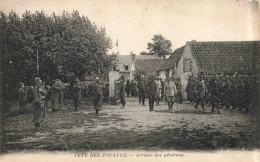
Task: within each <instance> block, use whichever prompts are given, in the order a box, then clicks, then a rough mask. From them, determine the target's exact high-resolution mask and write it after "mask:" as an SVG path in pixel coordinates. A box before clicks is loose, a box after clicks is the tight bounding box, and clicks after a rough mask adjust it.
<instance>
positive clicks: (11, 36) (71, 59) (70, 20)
mask: <svg viewBox="0 0 260 162" xmlns="http://www.w3.org/2000/svg"><path fill="white" fill-rule="evenodd" d="M0 44H1V48H0V49H1V54H2V55H1V65H2V67H1V68H2V75H3V78H4V80H3V88H8V91H9V90H10V88H11V87H12V88H13V89H15V90H16V91H17V89H18V87H17V86H18V84H19V82H24V83H25V84H26V85H32V84H33V78H35V77H37V75H38V74H37V68H36V65H37V52H38V56H39V77H40V78H42V79H43V80H44V81H45V82H46V83H47V84H51V83H52V80H54V79H56V78H59V79H61V80H62V81H64V82H71V81H72V80H73V79H74V78H75V77H78V78H81V77H82V76H83V75H97V76H101V75H103V74H104V73H106V72H107V70H108V69H110V68H112V66H113V65H112V62H113V61H112V60H115V59H116V58H115V56H114V55H108V51H109V50H110V49H111V47H112V42H111V40H110V38H109V37H107V36H106V29H105V28H103V27H98V26H97V25H95V23H93V22H91V21H90V20H89V19H88V18H87V17H86V16H80V15H79V13H78V11H73V12H72V13H71V14H69V13H68V12H65V11H64V12H63V13H62V14H61V15H56V14H55V13H53V14H52V15H50V16H48V15H46V14H45V13H44V12H43V11H41V12H39V11H36V12H35V13H31V12H29V11H26V12H25V13H24V14H23V15H22V17H21V18H20V17H19V16H18V15H17V14H16V13H15V12H13V11H12V12H10V13H9V15H6V14H4V13H3V12H0ZM6 90H7V89H6ZM3 91H5V90H3Z"/></svg>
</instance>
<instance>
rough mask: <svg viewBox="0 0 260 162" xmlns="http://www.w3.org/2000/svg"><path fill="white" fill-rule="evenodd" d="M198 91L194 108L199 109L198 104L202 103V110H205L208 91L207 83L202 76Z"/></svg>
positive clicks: (197, 86) (198, 83)
mask: <svg viewBox="0 0 260 162" xmlns="http://www.w3.org/2000/svg"><path fill="white" fill-rule="evenodd" d="M196 91H197V94H198V96H197V101H196V104H195V107H194V108H195V109H197V108H198V105H199V104H201V106H202V110H203V111H205V108H204V100H205V96H206V93H207V87H206V84H205V82H204V80H203V79H202V77H200V79H199V81H198V82H197V85H196Z"/></svg>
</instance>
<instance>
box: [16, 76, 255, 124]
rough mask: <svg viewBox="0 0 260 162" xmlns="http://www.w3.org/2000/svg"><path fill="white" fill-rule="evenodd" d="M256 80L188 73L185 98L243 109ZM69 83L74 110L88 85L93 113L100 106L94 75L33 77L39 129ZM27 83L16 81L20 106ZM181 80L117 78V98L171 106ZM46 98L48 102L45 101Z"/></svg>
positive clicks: (101, 91)
mask: <svg viewBox="0 0 260 162" xmlns="http://www.w3.org/2000/svg"><path fill="white" fill-rule="evenodd" d="M257 86H258V82H257V79H256V77H255V75H250V76H249V75H241V74H237V73H235V74H234V75H224V74H221V75H207V74H203V73H201V74H200V75H199V76H198V78H196V77H193V76H191V77H190V78H189V80H188V85H187V87H186V92H187V100H188V101H190V102H193V103H195V108H196V109H198V105H199V104H201V107H202V110H203V111H204V110H205V104H207V105H211V107H212V108H211V112H214V111H215V108H216V110H217V112H218V113H220V109H221V108H225V109H230V108H231V107H232V108H231V110H235V109H238V110H240V111H242V109H243V108H244V109H245V111H246V112H248V111H249V110H250V108H251V107H253V106H255V105H256V104H257V103H256V102H257V99H258V98H257V97H258V95H257V94H258V92H257V90H258V88H257ZM69 87H70V88H71V89H72V95H71V96H72V99H73V101H74V108H75V111H78V108H79V106H80V104H81V99H82V95H83V96H86V94H87V93H88V92H87V91H89V89H90V88H91V90H92V92H93V93H92V94H91V96H92V97H93V101H94V109H95V111H96V115H98V114H99V110H100V109H101V107H102V103H103V100H104V86H102V84H101V83H100V79H99V78H98V77H96V78H95V80H94V82H80V81H79V79H78V78H76V79H75V81H74V84H73V86H70V84H68V83H63V82H62V81H60V80H59V79H57V80H55V81H54V83H53V84H52V86H48V85H45V83H44V82H43V81H42V80H41V79H40V78H38V77H37V78H35V85H34V86H33V87H30V88H31V90H32V98H33V123H34V124H35V129H40V123H41V122H42V121H43V118H44V116H45V111H46V109H47V108H48V107H51V109H52V112H53V113H55V112H57V111H59V110H60V109H61V108H62V107H63V102H64V101H63V98H64V95H65V96H66V95H67V93H68V91H69ZM30 88H28V87H25V86H24V84H23V83H20V88H19V105H20V110H23V109H25V108H26V105H27V92H28V89H30ZM182 89H183V88H182V84H181V82H180V80H174V81H173V80H171V79H170V78H169V77H167V78H166V81H163V80H162V79H161V78H159V77H158V76H157V77H156V78H155V77H154V76H151V77H149V78H148V79H145V78H144V76H143V75H142V76H141V77H140V79H138V80H137V81H135V80H133V81H130V80H127V81H126V83H125V81H124V78H121V83H120V90H119V96H120V102H121V104H122V108H125V105H126V101H125V95H126V96H128V97H130V95H131V96H132V97H137V96H138V98H139V105H145V99H146V98H148V100H149V110H150V111H154V103H156V106H158V105H159V104H160V101H163V99H165V101H166V102H167V105H168V109H169V111H171V110H172V109H173V104H174V102H179V103H181V102H182V94H183V92H182ZM49 100H50V103H51V105H48V101H49Z"/></svg>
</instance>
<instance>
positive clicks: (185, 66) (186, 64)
mask: <svg viewBox="0 0 260 162" xmlns="http://www.w3.org/2000/svg"><path fill="white" fill-rule="evenodd" d="M190 71H192V61H191V60H184V61H183V72H190Z"/></svg>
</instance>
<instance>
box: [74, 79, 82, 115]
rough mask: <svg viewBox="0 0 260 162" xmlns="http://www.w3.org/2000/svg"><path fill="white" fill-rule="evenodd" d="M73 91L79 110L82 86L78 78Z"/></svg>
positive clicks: (75, 103) (76, 109) (75, 104)
mask: <svg viewBox="0 0 260 162" xmlns="http://www.w3.org/2000/svg"><path fill="white" fill-rule="evenodd" d="M73 92H74V107H75V111H78V107H79V106H80V103H81V86H80V82H79V79H78V78H76V79H75V84H74V85H73Z"/></svg>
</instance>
